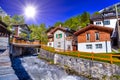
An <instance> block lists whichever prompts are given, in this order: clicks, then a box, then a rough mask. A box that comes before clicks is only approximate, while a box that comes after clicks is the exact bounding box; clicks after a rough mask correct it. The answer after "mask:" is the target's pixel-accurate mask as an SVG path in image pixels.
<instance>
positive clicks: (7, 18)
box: [2, 16, 11, 25]
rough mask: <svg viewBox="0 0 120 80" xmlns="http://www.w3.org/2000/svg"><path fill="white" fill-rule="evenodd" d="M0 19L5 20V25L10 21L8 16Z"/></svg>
mask: <svg viewBox="0 0 120 80" xmlns="http://www.w3.org/2000/svg"><path fill="white" fill-rule="evenodd" d="M2 21H3V22H5V23H6V24H7V25H10V23H11V19H10V16H5V17H3V19H2Z"/></svg>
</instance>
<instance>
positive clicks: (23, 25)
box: [12, 24, 32, 32]
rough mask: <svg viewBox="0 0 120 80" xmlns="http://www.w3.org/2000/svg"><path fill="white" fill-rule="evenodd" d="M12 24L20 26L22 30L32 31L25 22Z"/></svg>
mask: <svg viewBox="0 0 120 80" xmlns="http://www.w3.org/2000/svg"><path fill="white" fill-rule="evenodd" d="M12 26H13V27H21V28H22V29H24V30H27V31H30V32H32V31H31V30H30V28H29V27H28V25H27V24H14V25H12Z"/></svg>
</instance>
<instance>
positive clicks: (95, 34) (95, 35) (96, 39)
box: [95, 32, 100, 41]
mask: <svg viewBox="0 0 120 80" xmlns="http://www.w3.org/2000/svg"><path fill="white" fill-rule="evenodd" d="M97 34H98V39H97ZM95 40H96V41H98V40H100V33H99V32H95Z"/></svg>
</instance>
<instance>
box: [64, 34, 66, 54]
mask: <svg viewBox="0 0 120 80" xmlns="http://www.w3.org/2000/svg"><path fill="white" fill-rule="evenodd" d="M65 33H66V32H64V52H65Z"/></svg>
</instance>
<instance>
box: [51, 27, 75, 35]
mask: <svg viewBox="0 0 120 80" xmlns="http://www.w3.org/2000/svg"><path fill="white" fill-rule="evenodd" d="M57 30H61V31H63V32H69V33H74V32H75V31H74V30H71V29H69V28H65V27H60V26H58V27H56V28H54V29H53V30H52V32H51V33H52V34H53V33H54V32H56V31H57Z"/></svg>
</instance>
